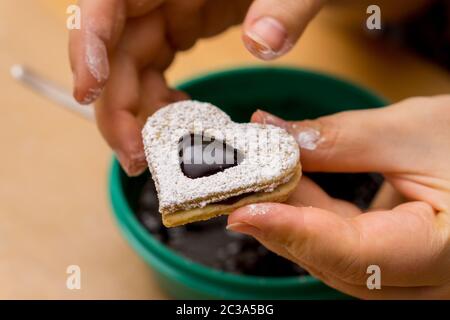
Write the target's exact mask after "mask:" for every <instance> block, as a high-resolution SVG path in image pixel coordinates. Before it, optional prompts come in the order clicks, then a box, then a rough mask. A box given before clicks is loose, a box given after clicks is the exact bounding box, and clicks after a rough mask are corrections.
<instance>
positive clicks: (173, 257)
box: [109, 65, 386, 287]
mask: <svg viewBox="0 0 450 320" xmlns="http://www.w3.org/2000/svg"><path fill="white" fill-rule="evenodd" d="M268 70H275V71H281V72H287V73H295V74H302V76H305V75H306V76H308V77H311V78H320V79H322V80H327V81H332V82H335V83H336V82H338V83H340V84H341V85H344V86H345V87H347V88H348V89H349V90H350V91H353V92H355V93H357V94H358V95H361V94H363V95H364V96H365V97H367V98H369V100H373V101H374V103H376V104H379V105H384V104H386V100H385V99H384V98H382V97H380V96H378V95H375V94H374V93H372V92H370V91H369V90H367V89H365V88H363V87H360V86H358V85H355V84H353V83H351V82H349V81H347V80H343V79H340V78H338V77H335V76H330V75H327V74H323V73H321V72H317V71H313V70H305V69H298V68H295V67H289V66H278V65H277V66H268V67H267V66H250V67H248V66H244V67H236V68H231V69H230V68H228V69H224V70H218V71H213V72H208V73H204V74H200V75H197V76H195V77H193V78H190V79H189V80H187V81H184V82H181V83H180V84H178V85H177V86H176V87H177V88H178V89H180V90H184V89H186V88H187V87H190V86H192V85H195V84H197V83H200V82H203V81H207V80H209V79H212V78H217V77H221V76H224V75H231V74H232V75H240V74H243V73H249V72H251V73H259V72H265V71H268ZM120 172H121V168H120V165H119V162H118V161H117V159H116V158H115V157H113V159H112V163H111V167H110V173H109V193H110V202H111V205H112V208H113V213H114V215H115V216H116V219H117V220H118V223H119V226H120V227H121V228H122V229H124V228H127V230H126V231H127V234H129V233H130V232H131V233H132V234H133V235H134V236H135V237H136V236H137V238H138V239H145V241H146V242H148V243H149V244H150V245H151V246H152V249H154V252H153V256H157V257H159V258H162V259H165V260H168V261H169V262H170V263H174V264H175V265H177V266H179V267H181V268H183V269H189V271H191V272H194V273H195V274H197V275H200V276H202V277H207V278H216V279H219V280H220V281H226V282H228V283H234V284H240V285H242V284H247V285H253V286H254V285H261V284H263V285H270V286H272V287H286V286H298V285H299V284H302V285H313V284H320V283H321V281H319V280H317V279H316V278H314V277H312V276H290V277H279V278H278V277H260V276H251V275H239V274H234V273H229V272H224V271H220V270H217V269H214V268H211V267H208V266H205V265H202V264H199V263H197V262H194V261H191V260H189V259H187V258H185V257H183V256H182V255H180V254H178V253H177V252H175V251H174V250H172V249H170V248H168V247H167V246H165V245H164V244H162V243H161V242H160V241H158V240H157V239H155V238H154V237H153V236H151V235H150V233H149V232H148V231H147V230H146V229H145V228H144V227H143V226H142V224H141V223H140V222H139V221H138V219H137V218H136V216H135V214H134V212H133V210H132V209H131V208H130V207H129V205H128V203H127V200H126V199H125V195H124V192H123V189H122V184H121V181H120ZM118 212H121V214H120V215H119V214H118ZM123 218H124V219H126V223H125V225H124V221H123ZM129 229H131V230H129ZM132 230H134V231H135V232H133V231H132ZM122 231H124V230H122ZM127 238H128V237H127ZM128 240H130V239H128ZM133 240H134V241H136V240H135V239H133ZM143 247H145V248H146V249H147V250H148V248H147V246H145V245H143V246H141V248H143Z"/></svg>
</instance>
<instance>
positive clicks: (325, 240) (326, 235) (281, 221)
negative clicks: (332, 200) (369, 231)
mask: <svg viewBox="0 0 450 320" xmlns="http://www.w3.org/2000/svg"><path fill="white" fill-rule="evenodd" d="M351 221H352V220H351V219H345V218H343V217H340V216H339V215H337V214H335V213H333V212H331V211H327V210H322V209H318V208H312V207H303V208H297V207H293V206H289V205H286V204H278V203H260V204H252V205H249V206H246V207H243V208H240V209H238V210H236V211H235V212H233V213H232V214H231V215H230V216H229V218H228V226H227V229H228V230H232V231H236V232H241V233H244V234H247V235H250V236H253V237H255V238H256V239H258V240H259V241H260V242H261V243H262V244H263V245H264V246H266V247H267V248H269V249H270V250H272V251H274V252H275V253H277V254H279V255H281V256H283V257H285V258H288V259H290V260H292V261H293V262H295V263H298V264H300V265H301V266H302V267H304V268H306V269H308V271H309V272H312V273H313V274H314V273H317V271H316V270H320V275H317V274H316V275H317V276H320V277H323V276H324V275H326V274H330V275H337V274H338V275H341V274H344V273H346V272H348V270H347V269H346V268H347V267H348V265H349V264H352V266H353V267H355V268H357V267H358V265H357V264H355V261H358V259H359V257H360V254H359V248H360V246H359V243H360V236H359V232H358V230H357V229H356V228H355V227H354V225H353V224H352V222H351ZM340 267H342V270H340V269H339V268H340Z"/></svg>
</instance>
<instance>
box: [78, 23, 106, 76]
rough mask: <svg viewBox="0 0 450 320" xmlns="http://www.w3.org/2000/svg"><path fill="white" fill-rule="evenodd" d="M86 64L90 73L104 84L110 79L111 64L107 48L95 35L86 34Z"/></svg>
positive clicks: (88, 32)
mask: <svg viewBox="0 0 450 320" xmlns="http://www.w3.org/2000/svg"><path fill="white" fill-rule="evenodd" d="M84 60H85V63H86V66H87V68H88V70H89V73H90V74H91V75H92V76H93V77H94V78H95V80H97V81H98V82H102V81H104V80H106V79H108V77H109V62H108V54H107V51H106V46H105V44H104V43H103V41H102V40H100V38H99V37H98V36H97V35H95V34H94V33H92V32H90V31H87V32H86V48H85V59H84Z"/></svg>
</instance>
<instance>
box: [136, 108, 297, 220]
mask: <svg viewBox="0 0 450 320" xmlns="http://www.w3.org/2000/svg"><path fill="white" fill-rule="evenodd" d="M142 136H143V142H144V149H145V154H146V158H147V162H148V166H149V169H150V172H151V174H152V178H153V180H154V182H155V186H156V190H157V194H158V199H159V211H160V213H161V214H162V221H163V224H164V225H165V226H167V227H174V226H179V225H183V224H186V223H190V222H194V221H200V220H207V219H210V218H213V217H215V216H219V215H222V214H228V213H230V212H232V211H233V210H236V209H237V208H239V207H242V206H244V205H247V204H251V203H257V202H267V201H270V202H282V201H285V200H286V199H287V198H288V196H289V194H290V193H291V192H292V191H293V190H294V189H295V187H296V185H297V183H298V181H299V179H300V177H301V165H300V151H299V148H298V145H297V143H296V141H295V140H294V138H293V137H292V136H291V135H289V134H288V133H287V132H286V131H285V130H284V129H282V128H278V127H275V126H272V125H264V124H256V123H244V124H241V123H235V122H233V121H232V120H231V119H230V117H229V116H228V115H227V114H226V113H224V112H223V111H221V110H220V109H219V108H217V107H215V106H213V105H211V104H209V103H202V102H198V101H190V100H187V101H181V102H177V103H173V104H170V105H168V106H166V107H164V108H162V109H160V110H158V111H157V112H156V113H155V114H153V115H152V116H151V117H149V118H148V120H147V122H146V124H145V126H144V129H143V131H142Z"/></svg>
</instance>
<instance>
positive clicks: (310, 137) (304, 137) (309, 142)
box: [295, 128, 320, 150]
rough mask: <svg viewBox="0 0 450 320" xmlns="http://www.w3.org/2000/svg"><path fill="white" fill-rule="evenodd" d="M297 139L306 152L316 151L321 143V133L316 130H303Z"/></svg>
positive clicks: (296, 136)
mask: <svg viewBox="0 0 450 320" xmlns="http://www.w3.org/2000/svg"><path fill="white" fill-rule="evenodd" d="M295 138H296V140H297V143H298V144H299V146H300V148H302V149H306V150H315V149H316V148H317V145H318V144H319V142H320V131H319V130H317V129H314V128H303V129H301V131H299V132H298V133H297V134H296V135H295Z"/></svg>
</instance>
